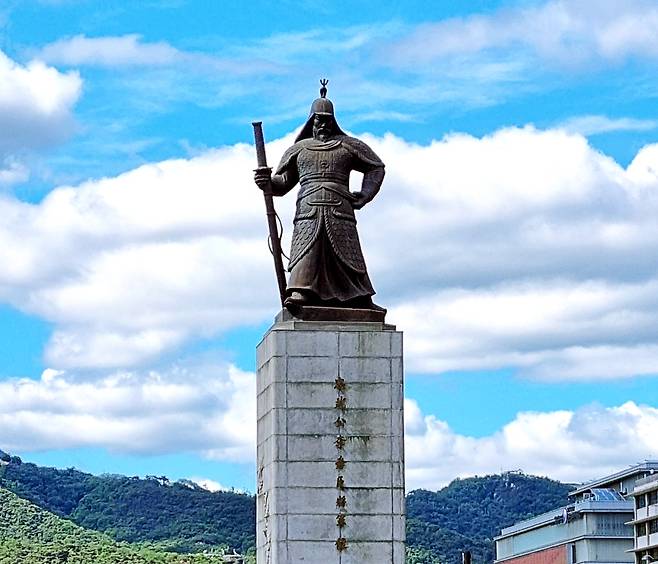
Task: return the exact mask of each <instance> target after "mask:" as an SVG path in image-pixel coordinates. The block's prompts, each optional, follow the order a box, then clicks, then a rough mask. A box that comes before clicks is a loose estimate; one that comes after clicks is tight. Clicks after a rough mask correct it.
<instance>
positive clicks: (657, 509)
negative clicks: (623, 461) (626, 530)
mask: <svg viewBox="0 0 658 564" xmlns="http://www.w3.org/2000/svg"><path fill="white" fill-rule="evenodd" d="M631 495H632V496H633V497H634V498H635V514H634V518H633V520H632V521H631V522H630V524H631V525H633V528H634V532H635V539H634V546H633V549H632V552H633V553H634V554H635V564H651V562H655V561H658V472H657V473H655V474H650V475H649V476H647V477H645V478H642V479H640V480H638V481H637V482H636V483H635V488H634V489H633V491H632V492H631Z"/></svg>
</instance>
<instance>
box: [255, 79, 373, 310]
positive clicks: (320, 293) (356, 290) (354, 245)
mask: <svg viewBox="0 0 658 564" xmlns="http://www.w3.org/2000/svg"><path fill="white" fill-rule="evenodd" d="M325 86H326V82H323V87H322V89H321V90H320V98H318V99H316V100H315V101H314V102H313V105H312V106H311V113H310V116H309V118H308V121H307V122H306V124H305V125H304V127H303V128H302V130H301V132H300V133H299V135H298V136H297V139H296V141H295V144H294V145H293V146H292V147H290V148H289V149H288V150H287V151H286V152H285V153H284V155H283V158H282V159H281V162H280V163H279V166H278V167H277V169H276V171H275V173H274V174H273V175H271V174H270V172H269V170H267V169H258V170H257V171H256V175H255V181H256V184H257V185H258V186H259V187H260V188H261V189H265V188H266V187H268V183H271V190H272V194H273V195H275V196H283V195H284V194H286V193H288V192H289V191H290V190H292V188H293V187H294V186H295V185H296V184H297V183H298V182H299V184H300V186H301V188H300V190H299V193H298V195H297V210H296V213H295V220H294V230H293V234H292V247H291V251H290V263H289V265H288V270H289V272H290V278H289V281H288V285H287V290H286V298H285V302H284V305H285V306H286V307H288V308H294V307H295V306H306V305H312V306H326V307H333V308H335V307H341V308H342V307H344V308H358V309H370V310H378V311H383V308H380V307H379V306H377V305H375V304H374V303H373V301H372V296H373V295H374V294H375V290H374V289H373V287H372V284H371V282H370V278H369V277H368V272H367V270H366V264H365V261H364V259H363V253H362V252H361V244H360V243H359V236H358V233H357V230H356V218H355V214H354V210H359V209H361V208H362V207H363V206H365V205H366V204H367V203H368V202H370V200H372V199H373V198H374V197H375V195H376V194H377V192H378V191H379V188H380V186H381V184H382V181H383V179H384V163H383V162H382V161H381V160H380V158H379V157H378V156H377V155H376V154H375V153H374V151H373V150H372V149H371V148H370V147H368V145H366V144H365V143H364V142H363V141H359V140H358V139H355V138H354V137H350V136H348V135H346V134H345V133H344V132H343V131H342V130H341V129H340V127H339V126H338V123H337V122H336V119H335V117H334V107H333V104H332V103H331V100H329V99H328V98H326V92H327V90H326V87H325ZM353 170H356V171H359V172H361V173H363V182H362V184H361V191H360V192H356V193H353V192H350V190H349V177H350V172H351V171H353Z"/></svg>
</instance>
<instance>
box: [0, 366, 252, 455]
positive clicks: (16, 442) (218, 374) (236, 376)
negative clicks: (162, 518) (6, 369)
mask: <svg viewBox="0 0 658 564" xmlns="http://www.w3.org/2000/svg"><path fill="white" fill-rule="evenodd" d="M255 397H256V391H255V376H254V374H253V373H249V372H242V371H240V370H239V369H237V368H235V367H234V366H230V365H225V364H219V363H210V362H205V363H199V362H197V363H193V364H188V365H177V366H173V367H171V368H169V369H167V370H164V371H156V370H152V371H149V372H116V373H112V374H109V375H107V376H105V377H102V378H100V379H93V380H89V379H87V378H85V377H83V376H80V375H76V374H73V373H66V372H62V371H53V370H48V371H45V372H44V374H43V376H42V377H41V379H40V380H30V379H23V380H5V381H1V382H0V398H1V399H0V444H2V445H3V448H7V449H8V450H9V451H10V452H11V451H26V450H30V451H34V450H51V449H65V448H79V447H102V448H107V449H109V450H110V451H112V452H118V453H133V454H155V453H171V452H192V453H198V454H201V455H203V456H205V457H208V458H214V459H218V460H229V461H238V462H249V461H251V460H252V459H253V457H254V456H255V447H254V445H255V434H256V413H255V411H256V406H255Z"/></svg>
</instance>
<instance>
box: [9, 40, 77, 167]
mask: <svg viewBox="0 0 658 564" xmlns="http://www.w3.org/2000/svg"><path fill="white" fill-rule="evenodd" d="M81 90H82V80H81V79H80V77H79V75H78V73H77V72H68V73H62V72H59V71H58V70H57V69H55V68H53V67H50V66H48V65H46V64H44V63H43V62H40V61H36V60H35V61H31V62H29V63H28V64H26V65H20V64H18V63H16V62H15V61H13V60H11V59H10V58H9V57H7V56H6V55H5V54H4V53H3V52H2V51H0V157H7V156H8V155H11V154H14V153H16V152H20V151H23V150H30V149H35V148H39V147H43V146H47V145H50V144H53V143H57V142H60V141H62V140H63V139H65V138H66V137H67V136H69V135H70V134H71V133H72V131H73V127H74V121H73V116H72V110H73V106H74V105H75V103H76V102H77V100H78V98H79V97H80V94H81ZM10 169H11V167H10ZM3 172H4V173H5V174H9V173H6V171H3ZM14 179H15V176H14Z"/></svg>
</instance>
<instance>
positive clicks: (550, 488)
mask: <svg viewBox="0 0 658 564" xmlns="http://www.w3.org/2000/svg"><path fill="white" fill-rule="evenodd" d="M571 489H573V486H571V485H568V484H562V483H560V482H556V481H554V480H549V479H548V478H538V477H535V476H527V475H525V474H522V473H520V472H506V473H504V474H499V475H493V476H484V477H475V478H467V479H463V480H460V479H457V480H455V481H453V482H452V483H451V484H450V485H448V486H447V487H445V488H443V489H442V490H439V491H438V492H430V491H426V490H416V491H413V492H411V493H409V495H408V496H407V542H408V544H409V546H411V547H416V548H418V549H423V550H424V551H425V552H426V553H428V554H430V555H431V556H432V557H433V558H436V559H438V561H440V562H442V563H444V564H452V563H454V564H457V563H459V562H461V552H462V551H465V550H470V551H471V553H472V555H473V562H475V563H478V562H492V561H493V559H494V542H493V537H495V536H496V535H498V534H500V530H501V529H502V528H503V527H508V526H509V525H512V524H514V523H516V522H518V521H521V520H523V519H526V518H529V517H532V516H534V515H539V514H540V513H544V512H545V511H550V510H551V509H554V508H556V507H560V506H561V505H565V504H566V503H567V493H568V492H569V491H570V490H571ZM417 562H419V563H421V562H423V564H424V561H423V560H418V561H417ZM428 562H431V560H430V561H428Z"/></svg>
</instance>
